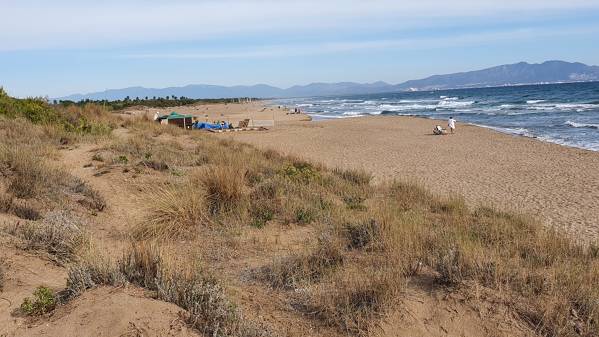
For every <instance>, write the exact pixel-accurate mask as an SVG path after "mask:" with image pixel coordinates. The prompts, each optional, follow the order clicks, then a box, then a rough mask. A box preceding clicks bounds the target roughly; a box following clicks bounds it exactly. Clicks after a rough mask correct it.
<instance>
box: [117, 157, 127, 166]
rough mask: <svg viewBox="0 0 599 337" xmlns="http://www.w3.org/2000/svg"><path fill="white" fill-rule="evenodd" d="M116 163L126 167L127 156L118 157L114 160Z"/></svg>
mask: <svg viewBox="0 0 599 337" xmlns="http://www.w3.org/2000/svg"><path fill="white" fill-rule="evenodd" d="M116 161H117V162H118V163H121V164H124V165H127V163H129V158H127V156H125V155H120V156H118V158H117V159H116Z"/></svg>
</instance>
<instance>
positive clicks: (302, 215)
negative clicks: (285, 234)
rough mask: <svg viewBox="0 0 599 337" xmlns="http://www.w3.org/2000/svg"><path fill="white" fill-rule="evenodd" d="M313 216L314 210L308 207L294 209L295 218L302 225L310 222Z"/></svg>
mask: <svg viewBox="0 0 599 337" xmlns="http://www.w3.org/2000/svg"><path fill="white" fill-rule="evenodd" d="M315 217H316V215H315V214H314V211H312V210H310V209H306V208H300V209H298V210H296V211H295V220H296V221H297V223H299V224H302V225H304V224H309V223H311V222H312V221H314V218H315Z"/></svg>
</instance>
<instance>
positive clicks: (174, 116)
mask: <svg viewBox="0 0 599 337" xmlns="http://www.w3.org/2000/svg"><path fill="white" fill-rule="evenodd" d="M192 117H193V116H192V115H182V114H180V113H177V112H175V111H173V112H171V113H170V115H166V116H160V117H159V118H158V119H159V120H163V119H166V120H173V119H184V118H192Z"/></svg>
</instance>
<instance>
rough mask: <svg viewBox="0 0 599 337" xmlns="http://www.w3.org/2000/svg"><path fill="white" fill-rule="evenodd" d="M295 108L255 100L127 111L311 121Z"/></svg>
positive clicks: (221, 118) (204, 118)
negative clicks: (294, 110)
mask: <svg viewBox="0 0 599 337" xmlns="http://www.w3.org/2000/svg"><path fill="white" fill-rule="evenodd" d="M292 110H293V109H289V108H285V107H283V106H271V105H266V104H265V103H264V102H263V101H254V102H249V103H241V104H240V103H228V104H224V103H223V104H220V103H218V104H194V105H186V106H177V107H169V108H148V107H133V108H129V109H126V110H125V112H126V113H127V114H131V115H139V114H145V115H147V116H148V117H153V116H154V114H155V113H156V112H158V113H159V114H160V115H161V116H164V115H168V114H170V113H171V112H173V111H176V112H178V113H180V114H187V115H193V116H195V117H197V118H198V119H199V120H200V121H206V122H215V121H226V122H228V123H233V125H237V123H239V121H241V120H244V119H250V120H253V121H273V120H276V121H277V122H289V121H309V120H310V117H309V116H307V115H304V114H294V113H292Z"/></svg>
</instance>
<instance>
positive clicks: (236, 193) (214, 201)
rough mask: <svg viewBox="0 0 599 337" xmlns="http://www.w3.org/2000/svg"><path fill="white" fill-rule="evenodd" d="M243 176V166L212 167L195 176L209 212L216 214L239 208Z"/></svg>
mask: <svg viewBox="0 0 599 337" xmlns="http://www.w3.org/2000/svg"><path fill="white" fill-rule="evenodd" d="M244 176H245V170H244V169H243V165H236V166H233V165H231V166H213V167H209V168H208V169H207V170H206V172H205V173H204V174H203V175H198V176H197V178H198V181H199V182H200V183H201V184H202V186H203V187H204V190H205V191H206V201H207V202H208V209H209V210H210V212H212V213H213V214H217V213H220V212H227V211H231V210H234V209H235V208H237V207H239V206H240V204H241V203H242V201H243V197H244V193H243V192H244V187H245V180H244V179H245V178H244Z"/></svg>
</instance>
